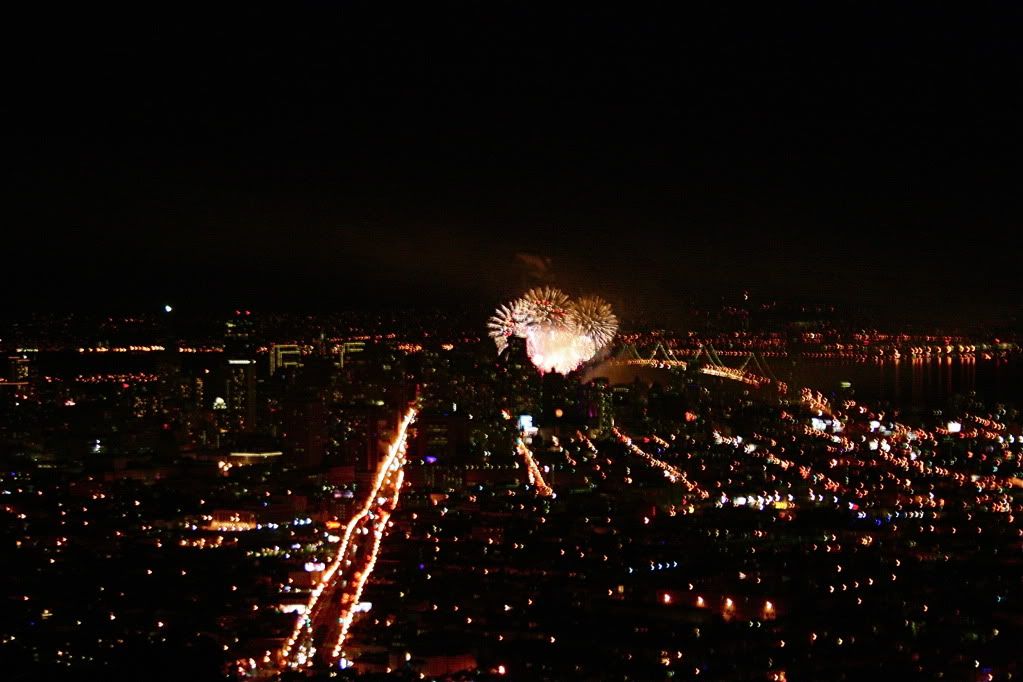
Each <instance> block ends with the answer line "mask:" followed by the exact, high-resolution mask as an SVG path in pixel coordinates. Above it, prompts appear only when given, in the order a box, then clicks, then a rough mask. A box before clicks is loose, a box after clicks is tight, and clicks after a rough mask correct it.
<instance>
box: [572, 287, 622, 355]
mask: <svg viewBox="0 0 1023 682" xmlns="http://www.w3.org/2000/svg"><path fill="white" fill-rule="evenodd" d="M566 322H567V323H568V325H569V326H570V327H572V329H573V331H575V333H576V334H580V335H582V336H586V337H588V338H589V339H590V340H591V341H592V342H593V345H594V347H595V348H596V349H597V350H600V349H601V348H603V347H604V346H606V345H608V344H609V343H611V340H612V339H614V337H615V334H617V333H618V318H617V317H615V315H614V313H613V312H611V304H610V303H608V302H607V301H605V300H604V299H602V298H600V297H599V296H584V297H583V298H580V299H579V300H577V301H575V303H574V304H573V305H572V307H571V308H569V310H568V315H567V319H566Z"/></svg>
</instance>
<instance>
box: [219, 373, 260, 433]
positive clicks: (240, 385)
mask: <svg viewBox="0 0 1023 682" xmlns="http://www.w3.org/2000/svg"><path fill="white" fill-rule="evenodd" d="M226 393H227V395H226V397H225V400H224V402H226V403H227V405H226V407H227V410H228V413H229V414H230V416H231V418H232V421H233V423H234V426H235V428H237V429H238V430H239V431H251V430H252V429H254V428H255V426H256V361H255V360H228V361H227V391H226Z"/></svg>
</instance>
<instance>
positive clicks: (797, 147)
mask: <svg viewBox="0 0 1023 682" xmlns="http://www.w3.org/2000/svg"><path fill="white" fill-rule="evenodd" d="M207 4H208V5H213V4H215V3H207ZM551 4H553V3H545V2H544V3H542V2H530V3H527V2H507V3H501V2H463V3H451V4H449V3H434V2H430V3H414V4H413V3H407V4H401V3H381V2H373V3H345V2H319V3H279V4H278V6H277V7H275V8H272V9H270V8H261V7H255V6H252V5H246V4H245V3H237V4H233V5H231V6H230V7H229V8H223V7H221V8H219V9H213V8H210V7H196V8H189V7H188V6H187V5H185V4H181V3H163V4H161V3H154V4H147V3H137V4H136V7H135V9H129V10H127V11H126V10H124V9H123V8H122V9H118V10H117V11H114V10H103V9H101V8H99V7H98V6H97V5H95V4H88V5H87V6H85V7H83V8H79V9H76V10H72V11H71V12H72V13H70V14H69V13H67V10H65V9H63V8H60V7H57V6H51V7H46V8H43V9H41V10H38V11H37V12H35V13H33V14H32V15H22V16H13V15H12V16H8V17H7V18H6V20H5V21H4V24H5V28H4V33H5V35H4V39H3V41H0V42H2V43H3V47H0V50H2V56H3V59H4V67H5V68H4V76H5V77H4V79H3V96H2V97H0V124H2V126H0V131H2V132H0V134H2V141H3V148H4V154H3V158H4V160H5V164H4V165H5V167H6V171H7V178H6V180H5V182H4V186H3V187H4V189H3V193H4V197H3V207H4V213H5V215H4V223H5V224H6V229H5V231H4V232H5V235H4V237H3V239H2V247H0V248H3V251H4V254H3V264H4V269H5V271H6V272H7V273H8V274H9V275H10V277H9V283H10V286H9V287H7V288H8V291H9V295H10V298H9V300H12V301H14V302H15V304H16V305H17V306H19V307H29V308H31V307H47V308H53V307H58V308H60V307H69V308H73V307H81V306H89V307H94V308H96V307H99V308H102V307H111V308H113V307H120V306H156V305H158V304H161V303H162V302H163V300H165V299H168V300H172V301H174V302H175V303H176V304H178V305H179V306H181V305H195V306H207V305H220V304H221V303H223V304H230V305H234V304H236V303H241V304H245V305H248V306H251V307H277V308H281V307H317V306H328V307H344V306H346V305H349V304H352V303H353V302H359V303H362V304H365V303H367V302H368V303H373V302H381V303H395V302H398V303H410V304H420V303H430V302H433V301H436V302H439V303H460V302H485V301H489V300H495V302H496V301H497V300H499V299H501V298H503V297H507V296H509V295H512V294H514V293H517V291H518V289H519V288H520V287H521V286H523V285H524V284H527V283H530V282H532V281H538V280H539V279H543V278H546V279H549V280H551V281H552V282H554V283H557V284H561V285H563V286H565V287H566V288H569V289H586V290H588V291H592V292H595V293H602V294H604V295H605V296H607V297H608V298H611V299H612V300H613V301H614V302H615V303H616V304H617V305H618V306H619V307H620V308H628V307H629V306H636V308H637V309H648V308H651V307H654V308H656V307H658V306H663V307H668V308H670V307H671V306H672V305H675V302H676V301H679V300H682V299H684V298H687V297H690V296H692V295H700V296H711V295H718V294H734V293H735V292H737V291H740V290H742V289H743V288H749V289H750V290H751V291H752V292H753V293H754V295H756V296H763V297H767V296H774V295H779V296H794V297H803V298H814V299H828V300H836V301H839V302H844V303H850V304H853V305H866V306H875V307H883V308H887V309H889V310H893V311H906V314H907V315H910V314H917V312H919V311H925V312H927V313H929V314H933V313H940V314H948V315H949V316H950V317H953V318H956V319H967V318H969V316H971V315H977V316H990V315H992V314H996V315H997V314H1002V311H1011V310H1015V309H1018V306H1019V302H1020V292H1021V287H1020V285H1019V283H1018V282H1019V274H1018V270H1017V262H1018V261H1019V257H1020V255H1021V254H1020V251H1019V250H1018V249H1017V248H1016V247H1015V244H1014V237H1015V234H1016V232H1017V230H1018V227H1019V225H1020V218H1021V215H1023V212H1021V203H1023V202H1021V193H1020V187H1021V184H1020V179H1021V178H1023V173H1021V172H1020V171H1021V169H1020V161H1019V159H1020V152H1021V144H1020V143H1021V128H1020V126H1021V120H1023V117H1021V111H1020V104H1021V99H1023V98H1021V83H1023V68H1021V67H1023V46H1021V42H1020V40H1019V36H1020V35H1021V29H1023V21H1021V20H1023V6H1021V5H1019V4H1018V3H1010V2H1003V3H992V4H984V3H970V4H969V6H966V5H959V6H958V7H954V8H953V4H949V5H948V7H947V8H943V7H940V6H938V5H944V4H943V3H920V4H919V5H914V4H911V3H860V2H855V3H852V2H850V3H843V2H812V3H811V2H808V3H780V4H776V3H748V5H749V6H746V5H745V4H739V3H727V2H725V3H708V6H713V7H714V9H713V10H711V9H701V10H682V9H681V8H680V7H678V6H675V4H673V3H664V4H660V5H644V4H637V3H617V5H618V7H617V9H614V10H604V9H600V8H595V7H592V6H587V5H586V4H582V3H580V4H579V5H578V6H576V7H574V8H564V7H563V8H561V9H551V8H550V7H549V5H551ZM592 4H602V3H592ZM683 4H685V3H677V5H683ZM896 4H898V7H897V8H896V7H892V5H896ZM143 5H146V6H145V7H144V8H143V7H142V6H143ZM776 5H779V6H776ZM780 5H783V6H784V7H783V8H782V7H781V6H780ZM673 6H674V7H675V8H674V9H671V10H668V9H666V8H669V7H673ZM753 7H755V8H756V9H751V8H753ZM949 233H950V234H949ZM517 254H524V256H523V257H517ZM546 259H549V260H546ZM539 262H543V263H544V264H545V265H544V266H543V267H542V268H539V269H538V268H537V267H536V266H537V264H538V263H539ZM528 263H532V265H528ZM541 270H542V271H541Z"/></svg>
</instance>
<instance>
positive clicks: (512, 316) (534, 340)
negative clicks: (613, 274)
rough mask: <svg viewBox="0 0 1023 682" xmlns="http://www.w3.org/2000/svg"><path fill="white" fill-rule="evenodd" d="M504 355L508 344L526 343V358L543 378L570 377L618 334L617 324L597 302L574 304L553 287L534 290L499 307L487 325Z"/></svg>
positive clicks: (593, 299) (592, 298)
mask: <svg viewBox="0 0 1023 682" xmlns="http://www.w3.org/2000/svg"><path fill="white" fill-rule="evenodd" d="M487 329H488V332H489V334H490V337H491V338H492V339H494V343H495V344H497V353H498V354H499V355H500V354H501V353H503V352H504V349H505V348H507V347H508V339H509V338H510V337H512V336H517V337H520V338H525V339H526V354H527V355H528V356H529V359H530V360H531V361H532V362H533V365H535V366H536V368H537V369H539V370H540V371H541V372H559V373H561V374H568V373H569V372H572V371H573V370H576V369H578V368H579V367H580V366H582V364H583V363H585V362H589V361H590V360H592V359H593V356H594V355H596V353H597V351H598V350H600V349H601V348H603V347H605V346H607V345H608V344H609V343H611V340H612V339H613V338H614V336H615V334H616V333H618V318H617V317H615V316H614V313H612V312H611V306H610V305H609V304H608V303H607V301H605V300H603V299H601V298H598V297H596V296H590V297H584V298H581V299H579V301H578V302H573V301H571V300H570V299H569V297H568V295H567V294H565V293H564V292H563V291H560V290H559V289H554V288H552V287H542V288H540V287H537V288H534V289H530V290H529V291H527V292H526V295H525V296H523V297H522V298H520V299H518V300H515V301H512V302H511V303H509V304H507V305H502V306H500V307H499V308H498V309H497V311H496V312H495V313H494V315H493V316H492V317H491V318H490V320H488V322H487Z"/></svg>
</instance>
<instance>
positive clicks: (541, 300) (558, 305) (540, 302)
mask: <svg viewBox="0 0 1023 682" xmlns="http://www.w3.org/2000/svg"><path fill="white" fill-rule="evenodd" d="M519 301H521V302H522V304H523V305H525V306H526V308H527V309H528V310H529V316H530V317H531V318H532V319H533V320H534V321H535V322H536V323H537V324H555V323H558V322H561V321H562V320H564V319H565V316H566V315H567V314H568V307H569V305H570V304H569V299H568V294H566V293H565V292H564V291H561V290H560V289H554V288H552V287H542V288H541V287H536V288H535V289H530V290H529V291H527V292H526V295H525V296H523V297H522V298H520V299H519Z"/></svg>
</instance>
